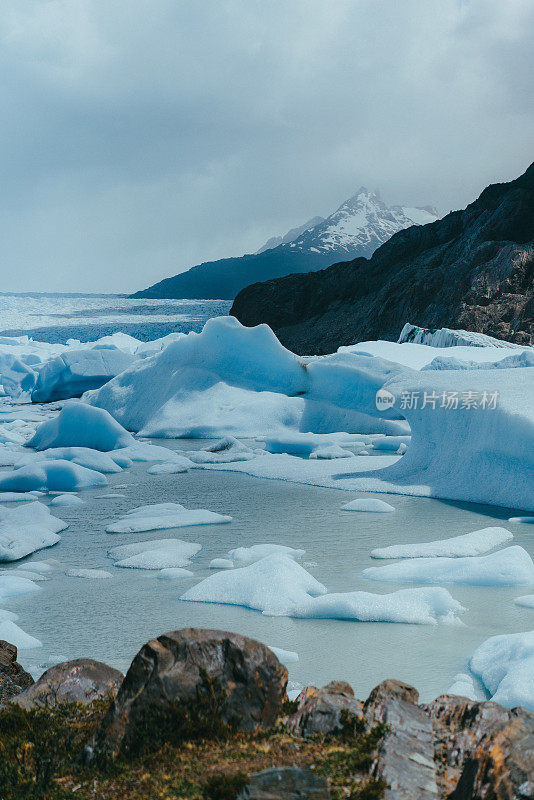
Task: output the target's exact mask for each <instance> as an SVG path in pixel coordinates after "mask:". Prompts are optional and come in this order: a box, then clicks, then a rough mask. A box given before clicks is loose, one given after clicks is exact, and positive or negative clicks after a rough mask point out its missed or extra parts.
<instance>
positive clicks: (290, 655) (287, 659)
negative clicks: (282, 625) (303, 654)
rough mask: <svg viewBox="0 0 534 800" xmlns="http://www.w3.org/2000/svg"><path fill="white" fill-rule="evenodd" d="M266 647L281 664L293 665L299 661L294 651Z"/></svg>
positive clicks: (270, 646)
mask: <svg viewBox="0 0 534 800" xmlns="http://www.w3.org/2000/svg"><path fill="white" fill-rule="evenodd" d="M266 647H268V648H269V650H272V652H273V653H274V654H275V656H276V657H277V659H278V661H279V662H280V663H281V664H285V665H287V664H294V663H295V662H297V661H298V660H299V654H298V653H295V651H294V650H284V649H283V648H282V647H273V646H272V645H270V644H268V645H266Z"/></svg>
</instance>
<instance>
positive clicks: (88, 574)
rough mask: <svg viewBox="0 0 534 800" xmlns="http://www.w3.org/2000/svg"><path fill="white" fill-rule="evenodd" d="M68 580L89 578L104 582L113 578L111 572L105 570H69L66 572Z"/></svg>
mask: <svg viewBox="0 0 534 800" xmlns="http://www.w3.org/2000/svg"><path fill="white" fill-rule="evenodd" d="M65 575H66V576H67V578H88V579H89V580H102V579H105V578H112V577H113V575H112V574H111V572H108V571H107V570H105V569H67V570H65Z"/></svg>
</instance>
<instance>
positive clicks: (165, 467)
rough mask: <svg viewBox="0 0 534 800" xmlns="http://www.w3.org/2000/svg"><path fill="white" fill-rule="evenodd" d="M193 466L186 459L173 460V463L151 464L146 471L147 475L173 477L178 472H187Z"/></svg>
mask: <svg viewBox="0 0 534 800" xmlns="http://www.w3.org/2000/svg"><path fill="white" fill-rule="evenodd" d="M192 466H193V464H192V462H191V461H190V460H189V459H188V458H184V459H180V460H178V459H175V460H174V461H160V462H159V463H158V464H152V466H151V467H149V468H148V469H147V472H148V474H149V475H174V474H176V473H178V472H187V471H188V470H189V469H190V468H191V467H192Z"/></svg>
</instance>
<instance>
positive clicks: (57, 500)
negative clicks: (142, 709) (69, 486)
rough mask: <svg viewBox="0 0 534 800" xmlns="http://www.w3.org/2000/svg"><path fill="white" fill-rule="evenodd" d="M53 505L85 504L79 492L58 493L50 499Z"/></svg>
mask: <svg viewBox="0 0 534 800" xmlns="http://www.w3.org/2000/svg"><path fill="white" fill-rule="evenodd" d="M50 505H51V506H83V505H84V501H83V500H82V498H81V497H78V495H77V494H58V495H57V496H56V497H54V498H53V499H52V500H51V501H50Z"/></svg>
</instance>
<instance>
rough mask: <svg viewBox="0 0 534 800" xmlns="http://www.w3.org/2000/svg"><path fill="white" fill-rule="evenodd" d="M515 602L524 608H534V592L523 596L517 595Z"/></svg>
mask: <svg viewBox="0 0 534 800" xmlns="http://www.w3.org/2000/svg"><path fill="white" fill-rule="evenodd" d="M514 603H515V605H516V606H521V607H522V608H534V594H524V595H522V596H521V597H516V598H515V600H514Z"/></svg>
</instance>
